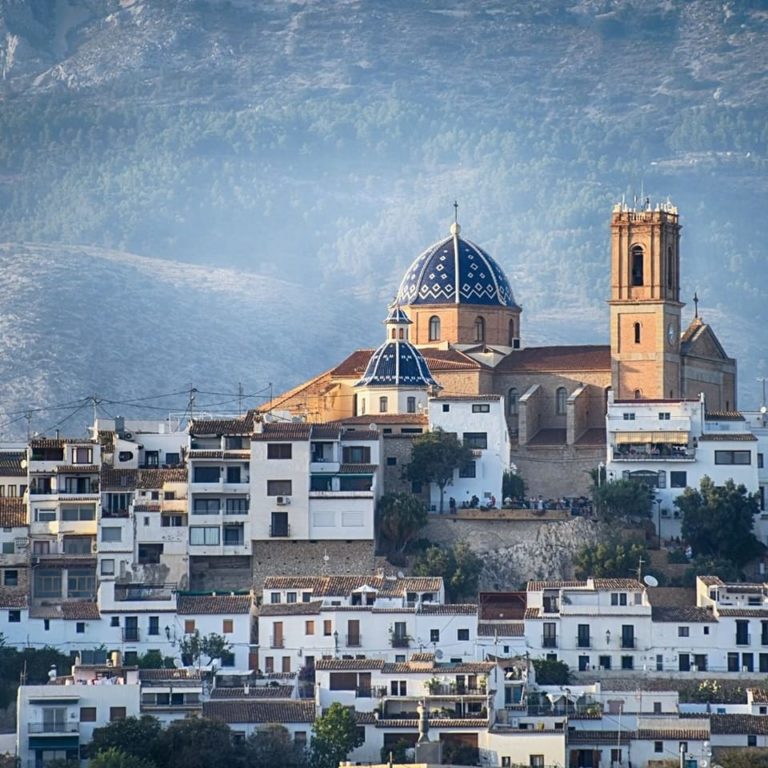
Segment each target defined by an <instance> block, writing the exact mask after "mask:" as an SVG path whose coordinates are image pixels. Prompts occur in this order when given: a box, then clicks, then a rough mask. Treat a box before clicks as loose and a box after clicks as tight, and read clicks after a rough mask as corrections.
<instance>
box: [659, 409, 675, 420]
mask: <svg viewBox="0 0 768 768" xmlns="http://www.w3.org/2000/svg"><path fill="white" fill-rule="evenodd" d="M671 416H672V414H671V413H670V412H669V411H661V412H660V413H659V421H669V419H670V418H671Z"/></svg>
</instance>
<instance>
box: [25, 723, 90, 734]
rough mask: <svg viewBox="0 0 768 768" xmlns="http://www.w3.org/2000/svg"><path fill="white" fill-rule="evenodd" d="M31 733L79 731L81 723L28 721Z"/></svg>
mask: <svg viewBox="0 0 768 768" xmlns="http://www.w3.org/2000/svg"><path fill="white" fill-rule="evenodd" d="M27 730H28V731H29V733H79V732H80V723H63V722H54V723H28V724H27Z"/></svg>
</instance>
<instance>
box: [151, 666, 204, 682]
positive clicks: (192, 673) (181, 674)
mask: <svg viewBox="0 0 768 768" xmlns="http://www.w3.org/2000/svg"><path fill="white" fill-rule="evenodd" d="M139 679H140V680H201V679H202V674H201V673H200V670H198V669H189V668H188V669H140V670H139Z"/></svg>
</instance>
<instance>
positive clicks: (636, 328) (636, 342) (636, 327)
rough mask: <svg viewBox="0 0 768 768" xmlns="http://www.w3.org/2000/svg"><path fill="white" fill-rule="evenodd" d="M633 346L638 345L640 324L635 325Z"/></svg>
mask: <svg viewBox="0 0 768 768" xmlns="http://www.w3.org/2000/svg"><path fill="white" fill-rule="evenodd" d="M634 328H635V344H639V343H640V323H635V326H634Z"/></svg>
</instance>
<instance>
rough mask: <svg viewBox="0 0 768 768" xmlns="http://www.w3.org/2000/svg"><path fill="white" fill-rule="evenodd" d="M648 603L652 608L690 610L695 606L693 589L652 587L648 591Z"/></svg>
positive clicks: (694, 591)
mask: <svg viewBox="0 0 768 768" xmlns="http://www.w3.org/2000/svg"><path fill="white" fill-rule="evenodd" d="M648 601H649V602H650V604H651V605H652V606H653V607H654V608H672V607H675V608H690V607H692V606H695V605H696V590H695V589H694V588H693V587H690V588H689V587H654V588H653V589H649V590H648Z"/></svg>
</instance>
